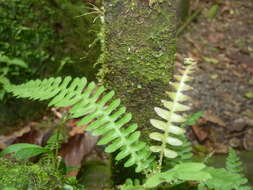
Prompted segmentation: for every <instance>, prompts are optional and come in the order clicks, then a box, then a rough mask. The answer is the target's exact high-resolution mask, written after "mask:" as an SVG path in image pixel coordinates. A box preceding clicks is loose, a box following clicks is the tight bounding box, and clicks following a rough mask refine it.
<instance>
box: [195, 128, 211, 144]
mask: <svg viewBox="0 0 253 190" xmlns="http://www.w3.org/2000/svg"><path fill="white" fill-rule="evenodd" d="M192 130H193V132H194V134H195V135H196V137H197V139H198V141H200V142H203V141H204V140H205V139H206V138H207V136H208V134H207V132H206V131H205V130H204V129H203V127H199V126H197V125H193V126H192Z"/></svg>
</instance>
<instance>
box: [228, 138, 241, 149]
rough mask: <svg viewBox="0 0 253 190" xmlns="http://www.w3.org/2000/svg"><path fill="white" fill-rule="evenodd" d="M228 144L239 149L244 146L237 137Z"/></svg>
mask: <svg viewBox="0 0 253 190" xmlns="http://www.w3.org/2000/svg"><path fill="white" fill-rule="evenodd" d="M228 143H229V145H230V146H231V147H233V148H238V147H240V145H241V144H242V143H241V140H240V139H239V138H237V137H234V138H232V139H230V140H229V142H228Z"/></svg>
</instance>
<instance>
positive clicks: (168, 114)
mask: <svg viewBox="0 0 253 190" xmlns="http://www.w3.org/2000/svg"><path fill="white" fill-rule="evenodd" d="M195 64H196V62H194V61H193V60H192V59H185V65H184V67H183V70H181V71H180V73H181V74H180V75H175V79H176V82H172V83H171V86H172V87H174V88H175V92H169V93H168V95H169V97H170V99H171V100H170V101H166V100H162V103H163V105H164V107H165V109H164V108H158V107H156V108H155V112H156V113H157V114H158V115H159V116H160V117H161V118H162V119H163V120H157V119H151V120H150V122H151V124H152V125H153V126H154V127H155V128H157V129H159V130H160V131H159V132H153V133H151V134H150V138H151V139H153V140H155V141H159V142H160V143H161V145H156V146H151V147H150V149H151V151H152V152H158V153H160V162H159V164H160V165H161V164H162V159H163V157H166V158H175V157H177V156H178V153H177V152H176V151H174V150H172V147H173V146H175V147H176V146H182V145H183V142H182V140H180V138H177V136H182V135H183V134H184V132H185V130H184V129H183V128H182V127H180V125H181V124H182V123H183V122H184V121H185V118H184V117H183V116H182V115H180V114H179V113H178V112H183V111H188V110H189V109H190V107H189V106H186V105H184V104H183V102H185V101H186V100H188V99H189V97H188V96H187V95H184V92H185V91H188V90H191V89H192V87H191V86H189V85H188V84H187V82H189V81H190V80H191V77H190V74H191V73H192V72H193V69H194V66H195Z"/></svg>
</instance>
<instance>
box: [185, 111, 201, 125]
mask: <svg viewBox="0 0 253 190" xmlns="http://www.w3.org/2000/svg"><path fill="white" fill-rule="evenodd" d="M204 113H205V112H203V111H199V112H196V113H194V114H192V115H190V116H189V117H188V118H187V119H186V121H185V122H184V123H183V126H192V125H195V124H196V122H197V121H198V120H199V118H201V117H202V116H203V115H204Z"/></svg>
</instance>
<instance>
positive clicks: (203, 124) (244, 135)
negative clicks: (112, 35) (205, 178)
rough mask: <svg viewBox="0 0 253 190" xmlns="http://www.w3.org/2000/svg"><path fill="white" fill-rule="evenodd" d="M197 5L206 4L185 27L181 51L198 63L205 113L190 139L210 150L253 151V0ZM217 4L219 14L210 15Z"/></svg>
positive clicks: (199, 98) (197, 86)
mask: <svg viewBox="0 0 253 190" xmlns="http://www.w3.org/2000/svg"><path fill="white" fill-rule="evenodd" d="M194 6H195V7H193V8H195V9H197V8H202V7H203V8H202V11H201V14H200V15H199V16H198V17H196V19H195V20H193V22H192V23H191V24H190V25H189V26H188V28H187V29H186V31H184V34H183V36H182V37H181V38H180V40H179V41H178V53H177V61H178V62H182V58H183V57H193V58H195V59H196V60H197V61H198V69H197V71H196V73H195V74H194V81H193V87H194V91H193V92H192V93H191V95H192V97H193V107H194V110H195V111H199V110H202V111H204V112H205V115H204V117H203V118H202V120H201V121H200V122H199V123H198V124H197V125H195V126H192V131H191V132H192V133H191V134H190V137H191V139H192V141H193V143H194V144H199V143H200V144H202V145H203V147H204V149H202V150H204V151H205V150H206V149H207V150H208V151H214V152H215V153H226V152H227V150H228V147H229V146H232V147H234V148H236V149H239V150H247V151H253V14H252V11H253V1H251V0H241V1H235V0H234V1H231V0H224V1H222V2H221V3H219V4H214V3H213V1H210V4H208V1H199V3H198V4H196V5H194ZM214 6H216V7H218V9H217V12H216V15H215V14H214V13H212V14H213V17H214V18H208V17H210V13H211V11H212V10H211V9H213V8H214ZM214 15H215V16H214ZM203 147H202V148H203ZM200 149H201V148H200ZM252 157H253V155H252Z"/></svg>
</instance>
